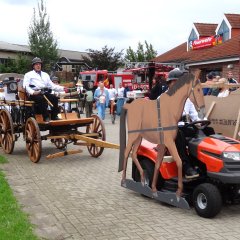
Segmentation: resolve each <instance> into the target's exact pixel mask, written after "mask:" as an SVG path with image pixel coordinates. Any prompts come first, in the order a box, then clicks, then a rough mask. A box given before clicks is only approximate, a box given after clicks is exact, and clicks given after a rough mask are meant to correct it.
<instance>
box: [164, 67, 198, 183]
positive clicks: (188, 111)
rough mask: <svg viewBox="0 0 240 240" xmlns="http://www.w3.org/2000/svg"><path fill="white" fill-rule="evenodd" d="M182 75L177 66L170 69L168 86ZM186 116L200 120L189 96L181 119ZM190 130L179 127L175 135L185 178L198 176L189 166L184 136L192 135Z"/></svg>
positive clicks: (171, 85)
mask: <svg viewBox="0 0 240 240" xmlns="http://www.w3.org/2000/svg"><path fill="white" fill-rule="evenodd" d="M182 75H183V72H182V71H180V70H179V69H178V68H175V69H173V70H172V71H170V72H169V75H168V78H167V84H168V88H172V87H173V86H174V85H175V83H176V82H177V80H178V79H179V77H181V76H182ZM188 117H190V120H191V121H198V120H200V119H199V118H198V113H197V111H196V109H195V107H194V104H193V103H192V102H191V100H190V99H189V98H188V99H187V101H186V103H185V106H184V110H183V115H182V119H181V120H184V119H187V118H188ZM185 122H186V121H185ZM183 124H184V123H183V121H180V122H179V125H180V126H181V125H183ZM191 130H192V129H188V128H183V127H179V130H178V133H177V137H176V140H175V143H176V147H177V150H178V154H179V157H180V158H181V159H182V164H183V172H184V174H185V178H188V179H191V178H195V177H198V176H199V173H198V172H197V171H196V170H195V169H194V168H193V167H192V166H191V160H190V158H189V156H188V153H187V150H186V146H187V143H186V137H190V136H191V137H193V134H194V132H193V131H191Z"/></svg>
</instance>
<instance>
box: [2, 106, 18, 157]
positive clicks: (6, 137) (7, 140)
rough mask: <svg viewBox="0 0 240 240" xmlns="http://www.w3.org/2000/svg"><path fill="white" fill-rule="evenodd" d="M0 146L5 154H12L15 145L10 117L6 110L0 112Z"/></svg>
mask: <svg viewBox="0 0 240 240" xmlns="http://www.w3.org/2000/svg"><path fill="white" fill-rule="evenodd" d="M0 145H1V146H2V149H3V151H4V152H5V153H7V154H11V153H12V152H13V149H14V145H15V137H14V128H13V121H12V117H11V115H10V113H9V112H8V111H7V110H6V109H2V110H0Z"/></svg>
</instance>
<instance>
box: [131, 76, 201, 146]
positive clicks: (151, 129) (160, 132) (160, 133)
mask: <svg viewBox="0 0 240 240" xmlns="http://www.w3.org/2000/svg"><path fill="white" fill-rule="evenodd" d="M193 82H194V81H192V88H191V91H190V93H189V95H188V97H189V96H190V95H191V93H192V94H193V97H194V100H195V102H196V103H197V101H196V97H195V94H194V91H193V90H194V88H195V87H196V86H197V85H198V83H199V80H197V82H196V84H195V85H193ZM198 108H199V106H198ZM157 112H158V127H157V128H144V129H139V130H130V131H128V133H136V132H153V131H154V132H155V131H157V132H159V138H160V144H163V143H164V142H163V140H164V139H163V131H172V130H177V129H178V126H169V127H161V115H160V96H159V97H158V98H157Z"/></svg>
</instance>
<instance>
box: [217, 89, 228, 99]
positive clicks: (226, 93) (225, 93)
mask: <svg viewBox="0 0 240 240" xmlns="http://www.w3.org/2000/svg"><path fill="white" fill-rule="evenodd" d="M228 95H229V90H228V89H226V90H224V91H222V92H219V94H218V95H217V96H218V97H227V96H228Z"/></svg>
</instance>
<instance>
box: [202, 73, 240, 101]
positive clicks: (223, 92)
mask: <svg viewBox="0 0 240 240" xmlns="http://www.w3.org/2000/svg"><path fill="white" fill-rule="evenodd" d="M237 83H238V82H237V80H236V79H234V77H233V73H232V71H229V72H228V74H227V77H226V78H224V77H221V76H220V74H219V73H218V72H214V71H213V72H210V73H208V74H207V75H206V82H205V83H204V84H205V85H206V88H203V94H204V95H205V96H206V95H212V96H216V97H227V96H228V95H229V94H230V93H231V92H232V91H234V90H236V88H234V87H233V88H228V87H227V86H226V84H237ZM217 84H223V87H218V86H216V87H215V86H214V85H217ZM211 85H212V87H211V88H210V87H209V86H211ZM207 86H208V87H207Z"/></svg>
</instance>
